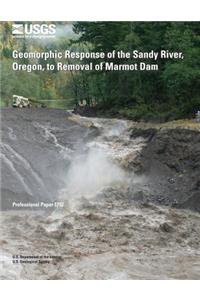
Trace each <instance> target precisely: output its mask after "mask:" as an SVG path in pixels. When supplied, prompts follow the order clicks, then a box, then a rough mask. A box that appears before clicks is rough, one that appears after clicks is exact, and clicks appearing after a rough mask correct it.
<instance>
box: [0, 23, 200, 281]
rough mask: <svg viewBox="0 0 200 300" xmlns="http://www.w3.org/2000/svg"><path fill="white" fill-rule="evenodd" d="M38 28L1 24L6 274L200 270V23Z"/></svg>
mask: <svg viewBox="0 0 200 300" xmlns="http://www.w3.org/2000/svg"><path fill="white" fill-rule="evenodd" d="M37 23H38V22H37ZM39 24H40V25H41V34H43V33H42V30H43V31H44V29H45V36H46V35H51V34H55V36H54V37H53V38H52V37H51V38H49V36H47V38H46V39H45V38H43V39H37V38H30V36H29V37H28V35H30V32H31V34H32V35H34V34H36V33H35V32H36V31H34V30H35V29H34V28H37V29H38V28H39V27H38V26H37V27H34V25H36V24H34V22H2V26H1V35H2V37H3V39H2V41H1V46H2V47H1V49H2V50H1V53H2V78H1V85H2V91H1V145H0V148H1V154H0V155H1V215H0V223H1V229H0V249H1V251H0V260H1V269H0V278H1V279H2V280H6V279H11V280H33V279H35V280H71V279H78V280H88V279H89V280H99V279H103V280H108V279H116V280H126V279H131V280H135V279H156V280H160V279H166V280H169V279H181V280H182V279H199V278H200V234H199V233H200V214H199V213H200V112H199V110H200V98H199V59H198V58H199V45H198V39H199V29H200V28H199V26H200V24H199V22H52V24H50V23H49V22H39ZM13 25H15V30H16V28H18V30H19V25H20V26H21V27H20V28H23V30H24V36H23V38H17V35H16V34H13V33H12V28H13ZM16 25H18V26H16ZM43 25H45V26H43ZM50 25H54V26H51V27H50ZM42 26H43V27H42ZM27 28H28V29H27ZM50 29H51V30H50ZM54 29H55V32H54V31H53V30H54ZM20 30H21V29H20ZM31 30H32V31H31ZM47 30H49V31H47ZM15 32H16V31H15ZM165 49H166V51H168V52H166V53H167V55H168V57H162V56H161V55H160V53H161V51H162V53H164V51H165ZM13 51H15V52H14V55H16V53H22V54H23V53H29V51H30V53H31V55H32V56H30V55H25V56H24V55H21V54H19V55H18V56H17V58H16V57H13ZM65 51H68V52H67V53H70V57H69V56H67V58H65V54H64V53H65ZM33 53H35V54H34V55H33ZM36 53H40V54H41V53H43V55H36ZM44 53H46V54H44ZM52 53H54V55H53V54H52ZM55 53H56V55H55ZM58 53H63V55H61V54H60V55H58ZM73 53H77V54H73ZM81 53H82V56H81ZM83 53H88V54H85V55H83ZM91 53H93V54H91ZM94 53H96V54H94ZM100 53H104V55H103V56H102V54H100ZM132 53H143V55H142V54H140V56H139V57H134V56H132ZM20 55H21V57H20ZM52 55H53V56H52ZM134 55H135V54H134ZM170 55H171V57H170ZM80 57H81V60H80ZM109 57H110V58H109ZM60 62H61V63H62V64H67V65H72V64H76V65H81V64H90V63H91V62H92V65H93V67H94V68H95V69H94V70H82V71H81V69H79V71H75V70H67V71H65V70H57V68H56V66H57V65H58V63H60ZM13 63H18V64H23V65H32V64H34V65H37V64H39V65H41V70H39V69H32V71H30V72H29V71H27V69H26V68H24V69H23V68H21V69H20V70H15V69H12V65H13ZM106 63H114V64H115V65H122V64H123V65H132V64H138V65H139V64H140V63H145V65H148V66H152V65H155V64H156V65H157V66H158V68H157V69H156V70H154V69H153V67H149V68H150V69H145V70H140V69H139V68H138V70H135V69H133V70H130V68H128V69H127V70H121V69H118V70H109V71H108V70H106V69H104V66H105V64H106ZM98 68H99V70H98ZM101 68H102V69H101Z"/></svg>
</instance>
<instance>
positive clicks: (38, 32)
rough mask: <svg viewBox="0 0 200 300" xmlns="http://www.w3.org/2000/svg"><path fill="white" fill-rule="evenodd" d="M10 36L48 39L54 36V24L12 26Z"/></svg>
mask: <svg viewBox="0 0 200 300" xmlns="http://www.w3.org/2000/svg"><path fill="white" fill-rule="evenodd" d="M12 34H13V35H16V36H20V35H23V36H24V35H25V36H26V37H33V36H34V37H39V36H46V37H50V36H53V35H55V34H56V25H55V24H13V25H12Z"/></svg>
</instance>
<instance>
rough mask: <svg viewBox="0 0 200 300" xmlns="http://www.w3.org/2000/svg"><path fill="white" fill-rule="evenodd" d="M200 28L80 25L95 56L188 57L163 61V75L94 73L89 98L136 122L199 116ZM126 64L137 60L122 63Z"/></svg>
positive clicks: (178, 24) (187, 24) (79, 30)
mask: <svg viewBox="0 0 200 300" xmlns="http://www.w3.org/2000/svg"><path fill="white" fill-rule="evenodd" d="M199 29H200V28H199V23H195V22H77V23H75V24H74V31H75V32H76V33H78V34H79V35H80V38H79V42H81V43H85V44H87V43H90V45H91V49H92V50H93V51H104V52H107V51H111V50H114V49H115V50H121V49H122V50H124V51H132V50H134V49H138V50H140V51H149V50H151V49H153V50H154V51H158V52H159V51H160V50H161V49H167V50H169V51H177V52H183V53H184V59H183V60H167V59H166V60H161V59H159V60H158V65H159V72H154V73H152V72H101V73H99V74H94V72H91V74H90V75H88V76H87V78H88V81H89V82H90V84H89V85H88V90H87V94H88V95H89V97H90V98H93V97H95V98H96V99H97V100H98V102H99V106H100V107H101V109H102V108H104V109H106V110H110V111H112V112H116V111H117V110H118V113H119V114H121V115H123V116H126V117H129V118H133V119H136V120H138V119H141V118H143V119H145V118H161V119H163V118H166V119H170V118H177V117H185V116H191V115H194V113H195V111H196V110H197V109H199V108H200V96H199V86H200V68H199V67H200V65H199V64H200V60H199V57H200V47H199V42H200V37H199V32H200V30H199ZM112 61H113V62H114V63H115V62H116V63H118V61H117V60H116V59H115V60H112ZM125 62H126V63H133V62H134V61H131V60H129V61H126V60H125V59H124V61H123V60H121V61H120V63H125ZM92 83H93V84H92ZM93 86H96V88H95V89H94V88H93ZM97 86H98V89H97ZM91 87H92V88H91Z"/></svg>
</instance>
